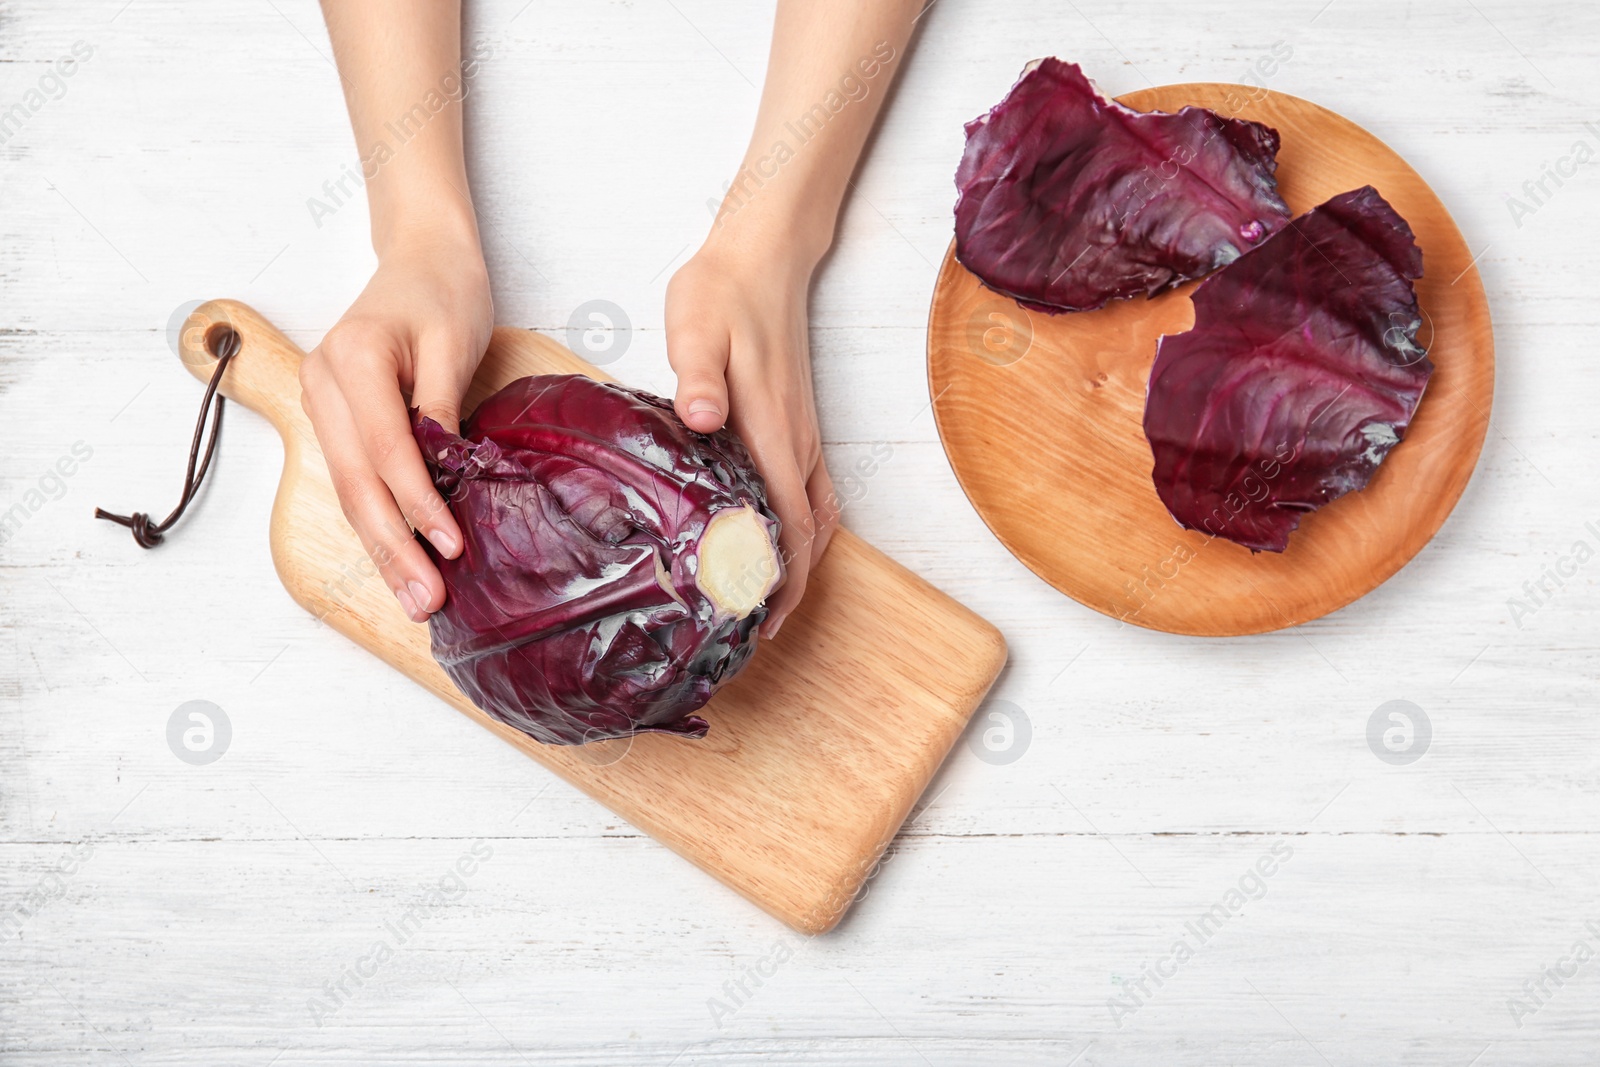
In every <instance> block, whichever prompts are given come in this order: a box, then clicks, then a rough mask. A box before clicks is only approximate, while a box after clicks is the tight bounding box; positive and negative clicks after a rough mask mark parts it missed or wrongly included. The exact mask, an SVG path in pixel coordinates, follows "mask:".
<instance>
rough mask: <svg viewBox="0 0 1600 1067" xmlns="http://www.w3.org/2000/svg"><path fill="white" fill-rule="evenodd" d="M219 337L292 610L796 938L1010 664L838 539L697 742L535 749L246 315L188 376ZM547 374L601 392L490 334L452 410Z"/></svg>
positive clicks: (200, 324) (207, 314) (871, 860)
mask: <svg viewBox="0 0 1600 1067" xmlns="http://www.w3.org/2000/svg"><path fill="white" fill-rule="evenodd" d="M219 323H226V324H228V325H230V326H232V327H233V328H234V329H235V330H236V331H238V333H239V334H240V336H241V337H242V338H243V346H242V348H241V349H240V352H239V354H238V355H237V356H235V357H234V359H233V362H232V363H230V364H229V366H228V370H227V372H226V374H225V375H224V377H223V381H222V384H221V390H222V392H223V394H224V395H226V396H227V397H228V398H229V399H231V400H236V401H238V402H239V403H241V404H243V405H245V406H246V407H248V408H251V409H253V410H255V411H258V412H260V413H261V414H263V415H265V416H266V417H267V418H268V419H269V420H271V422H272V423H273V425H274V426H276V427H277V429H278V432H279V434H280V435H281V436H282V438H283V442H284V466H283V480H282V482H281V483H280V484H279V486H278V495H277V500H276V502H275V503H274V504H273V509H272V531H271V534H272V559H273V562H274V564H276V566H277V570H278V575H279V577H280V578H281V579H282V580H283V584H284V585H285V587H287V588H288V590H289V593H290V595H292V596H293V597H294V598H295V600H297V601H298V602H299V603H300V604H301V606H303V607H304V608H305V609H306V610H307V611H310V612H311V613H312V614H314V615H316V616H318V617H319V618H321V619H323V620H324V621H326V622H327V623H328V624H329V625H331V626H332V627H333V628H334V629H336V630H338V631H339V632H341V633H343V634H344V635H345V636H347V637H349V638H350V639H352V640H353V641H355V642H356V643H357V644H359V645H361V646H363V647H364V648H366V649H368V650H369V651H371V652H373V653H375V654H377V655H378V656H380V657H382V658H383V659H385V660H387V661H388V662H389V663H390V664H392V665H393V666H395V667H396V668H398V669H399V670H401V671H403V672H405V673H406V674H408V675H410V676H411V677H412V678H413V679H415V680H416V681H417V682H419V683H421V684H422V685H423V686H424V687H426V688H427V689H429V690H431V691H432V692H434V693H436V694H437V695H439V696H441V697H443V698H444V699H445V700H447V701H449V702H450V703H451V704H454V705H455V706H456V707H457V708H458V709H460V710H461V711H462V712H464V713H465V714H466V715H467V716H468V717H470V718H472V719H474V720H476V721H477V722H478V723H479V724H480V725H482V726H484V727H485V728H487V729H489V730H492V731H494V732H495V733H497V734H499V735H500V736H501V737H502V738H504V739H505V740H506V741H509V742H510V743H511V744H513V745H516V746H517V747H518V748H520V749H522V750H523V751H524V752H526V753H527V754H528V755H530V756H532V757H533V758H534V759H535V760H537V761H539V762H540V763H542V764H544V765H545V766H546V767H548V768H549V769H550V770H552V771H554V772H555V773H556V774H558V775H560V776H561V777H562V778H564V779H565V780H566V781H568V782H570V783H572V784H573V785H575V786H576V787H577V788H579V789H581V790H583V791H584V792H585V793H587V794H589V795H590V796H592V797H594V798H595V799H596V800H598V801H600V802H601V803H602V804H604V805H606V807H608V808H610V809H611V810H612V811H614V812H616V813H617V814H618V815H620V816H622V817H623V818H625V819H627V820H628V821H629V822H631V823H633V824H634V825H635V826H637V827H639V828H640V829H641V830H644V831H645V832H646V833H648V834H650V835H651V836H653V837H655V838H657V839H658V840H660V841H661V842H663V843H664V844H666V845H667V846H668V847H670V848H672V849H673V850H675V851H676V852H678V853H679V854H681V855H682V856H684V857H685V858H687V859H688V860H690V861H691V862H693V863H694V864H696V865H697V866H699V867H700V868H702V869H703V870H705V871H707V872H708V873H710V874H712V875H713V876H715V877H716V878H719V879H721V880H722V881H723V882H725V883H727V884H728V885H729V886H731V887H733V888H734V889H736V890H738V891H739V892H740V893H742V894H744V895H745V896H746V897H748V898H749V899H750V900H752V901H754V902H755V903H756V904H758V905H760V906H761V907H762V908H765V909H766V910H767V911H768V912H770V913H772V914H773V915H775V916H777V917H778V918H779V919H782V920H783V921H784V922H786V923H788V924H789V925H791V926H793V927H794V928H796V929H797V930H800V931H802V932H805V933H820V932H823V931H826V930H828V929H831V928H832V927H833V926H834V924H835V923H837V922H838V921H839V919H840V917H841V916H842V915H843V914H844V912H845V910H846V909H847V908H848V907H849V906H850V903H851V901H852V900H853V899H854V898H855V896H856V894H857V892H858V891H859V890H860V888H861V886H862V883H863V882H864V881H865V880H866V878H867V876H868V875H869V874H870V873H871V871H872V868H873V866H874V865H875V864H876V863H877V861H878V858H879V856H880V855H881V854H882V852H883V850H884V848H885V847H886V846H887V845H888V844H889V842H890V841H891V840H892V839H893V838H894V835H895V833H896V832H897V831H898V830H899V827H900V824H901V823H902V822H903V821H904V820H905V818H906V815H907V813H908V812H909V811H910V810H911V806H912V804H913V803H914V802H915V801H916V799H917V797H918V796H920V795H921V794H922V792H923V790H924V789H925V788H926V787H927V784H928V781H929V779H930V778H931V777H932V776H933V773H934V771H935V770H937V769H938V767H939V765H940V763H941V762H943V760H944V758H945V756H946V754H947V753H948V752H949V751H950V748H951V745H952V744H953V743H954V742H955V740H956V739H957V737H959V736H960V734H961V732H962V730H963V729H964V728H965V726H966V724H967V720H968V718H969V717H970V716H971V715H972V713H973V711H974V710H975V709H976V708H977V706H978V704H979V702H980V701H981V700H982V699H983V696H984V694H985V693H987V692H988V690H989V686H990V685H991V684H992V683H993V682H994V679H995V676H996V675H997V674H998V673H999V671H1000V668H1001V666H1002V665H1003V664H1004V662H1005V658H1006V646H1005V641H1004V639H1003V638H1002V637H1001V636H1000V633H999V631H998V630H996V629H995V628H994V627H993V626H991V625H990V624H989V623H987V622H985V621H984V620H983V619H981V618H979V617H978V616H977V615H975V614H973V613H972V612H971V611H968V610H967V609H966V608H964V607H962V606H961V605H960V604H958V603H956V602H955V601H954V600H952V599H951V598H950V597H948V596H946V595H944V594H943V593H941V592H939V591H938V590H937V589H935V588H933V587H932V586H931V585H929V584H928V583H927V582H925V581H923V580H922V579H921V578H919V577H917V576H916V575H915V574H912V573H911V572H910V571H908V570H907V569H906V568H904V567H902V566H900V565H899V564H897V563H895V562H894V561H893V560H891V559H889V558H888V557H887V556H885V555H884V554H883V553H881V552H879V551H878V550H877V549H875V548H873V547H872V546H871V545H868V544H867V543H866V542H864V541H862V540H861V539H860V538H858V537H856V536H854V535H853V534H851V533H850V532H849V531H848V530H840V531H838V533H837V534H836V535H835V536H834V538H833V541H832V543H831V545H830V547H829V549H828V552H827V554H826V555H825V556H824V558H823V560H822V563H821V565H820V566H819V567H818V568H817V569H816V570H815V571H814V572H813V573H812V575H811V579H810V582H809V583H808V585H807V586H806V595H805V600H804V602H803V603H802V604H801V605H800V607H799V608H798V609H796V611H795V612H794V613H793V614H792V615H791V616H790V617H789V619H788V620H787V621H786V622H785V623H784V626H783V632H782V633H781V634H780V635H779V637H778V639H777V640H776V641H774V642H771V643H768V642H762V644H761V646H760V647H759V648H758V649H757V651H756V655H755V656H754V658H753V659H752V660H751V662H750V665H749V667H748V668H747V669H746V670H745V671H744V673H742V674H741V675H740V676H739V678H738V679H737V680H736V681H734V682H733V683H731V684H730V685H728V686H727V687H726V688H725V689H723V690H722V691H721V692H720V693H719V694H718V695H717V697H716V699H714V700H713V701H712V702H711V703H710V704H709V705H707V706H706V708H705V709H704V711H703V712H702V714H703V715H704V716H705V718H706V719H708V720H709V721H710V723H711V732H710V733H709V734H708V735H707V736H706V737H705V738H704V739H703V740H699V741H694V740H686V739H683V738H677V737H671V736H665V735H661V734H648V735H643V736H640V737H637V738H633V739H623V740H617V741H607V742H602V743H598V744H593V745H586V746H582V747H577V748H566V747H551V746H545V745H540V744H538V743H537V742H535V741H533V740H531V739H530V738H528V737H526V736H524V735H523V734H521V733H519V732H517V731H515V730H512V729H511V728H509V727H506V726H503V725H501V724H500V723H498V722H496V721H494V720H493V719H491V718H489V717H488V716H487V715H485V714H483V713H482V712H480V711H479V710H478V709H477V708H475V707H474V706H473V705H472V704H471V702H469V701H468V700H467V698H466V697H465V696H463V695H462V694H461V692H460V691H459V690H458V689H457V688H456V687H455V685H454V683H452V682H451V681H450V679H449V678H448V677H447V676H446V675H445V673H444V671H443V670H441V669H440V667H439V666H438V664H436V663H435V662H434V660H433V657H432V656H431V655H430V654H429V651H428V628H427V626H426V625H418V624H415V623H412V622H410V621H409V620H407V618H406V617H405V615H404V614H403V613H402V612H401V610H400V606H399V604H397V603H396V602H395V599H394V597H393V596H392V595H391V594H390V592H389V590H388V589H387V588H386V587H385V585H384V584H383V582H382V581H381V580H379V578H378V577H377V574H376V571H375V569H374V568H372V567H371V565H370V563H369V562H368V560H367V556H366V553H365V552H364V551H362V548H361V544H360V542H359V540H358V539H357V537H356V535H355V533H354V532H353V531H352V530H351V529H350V527H349V525H348V524H347V523H346V522H345V520H344V516H343V514H342V513H341V512H340V510H339V504H338V500H337V499H336V497H335V496H334V492H333V487H332V485H331V483H330V482H329V479H328V471H327V466H326V464H325V463H324V461H323V457H322V452H321V450H320V448H319V447H318V445H317V441H316V437H315V436H314V434H313V433H312V430H311V426H310V424H309V422H308V421H307V419H306V416H305V413H304V411H303V410H302V409H301V406H300V383H299V378H298V371H299V366H300V361H301V359H302V358H304V354H303V353H302V352H301V351H300V350H299V349H298V348H296V347H295V346H294V344H293V343H292V342H291V341H290V340H289V339H288V338H286V337H285V336H284V335H283V334H282V333H280V332H279V331H278V330H277V329H276V328H274V327H273V326H272V324H271V323H269V322H267V321H266V319H264V318H262V317H261V316H260V315H258V314H257V313H256V312H255V311H253V310H251V309H250V308H248V307H246V306H245V305H243V304H240V303H236V302H234V301H228V300H215V301H212V302H210V303H207V304H203V305H201V306H200V307H199V308H197V309H196V310H195V312H194V314H193V315H192V316H190V318H189V320H188V322H187V323H186V324H185V327H184V331H183V343H182V352H181V355H182V357H183V360H184V363H185V364H186V365H187V366H188V368H189V370H190V371H191V372H192V373H193V374H194V375H195V376H196V377H197V378H200V379H202V380H209V379H210V378H211V375H212V372H213V370H214V369H215V366H216V363H215V359H214V357H213V356H212V355H211V353H210V352H209V351H207V341H206V338H207V336H208V333H210V331H212V330H213V329H214V328H215V327H216V325H217V324H219ZM551 373H578V374H590V375H594V376H595V377H604V375H601V374H600V373H599V372H598V371H596V370H595V368H594V367H592V366H590V365H589V364H588V363H585V362H584V361H583V360H581V359H579V358H578V357H577V356H575V355H573V354H572V353H571V352H570V351H568V350H567V349H566V348H564V347H562V346H561V345H559V344H557V343H556V342H555V341H552V340H550V339H549V338H547V337H543V336H541V335H539V334H536V333H532V332H529V331H527V330H515V329H507V328H504V327H502V328H499V329H497V330H495V332H494V338H493V340H492V341H491V342H490V345H489V351H488V355H487V356H486V357H485V358H484V361H483V366H482V368H481V369H480V370H479V372H478V375H477V378H476V379H475V381H474V382H473V387H472V390H471V392H469V393H468V395H467V399H466V405H465V409H466V410H468V411H470V410H472V408H473V407H475V406H476V405H477V403H478V402H479V401H480V400H482V399H483V398H484V397H485V396H487V395H489V394H490V393H492V392H494V391H495V390H497V389H499V388H500V387H501V386H503V385H505V384H506V383H508V382H510V381H512V380H514V379H516V378H520V377H523V376H524V375H529V374H551Z"/></svg>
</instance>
